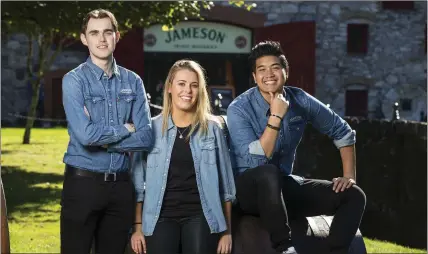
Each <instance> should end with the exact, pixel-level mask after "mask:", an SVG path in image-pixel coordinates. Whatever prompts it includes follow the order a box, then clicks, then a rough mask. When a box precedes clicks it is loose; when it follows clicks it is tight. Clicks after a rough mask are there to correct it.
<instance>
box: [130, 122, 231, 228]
mask: <svg viewBox="0 0 428 254" xmlns="http://www.w3.org/2000/svg"><path fill="white" fill-rule="evenodd" d="M162 121H163V120H162V115H159V116H157V117H155V118H154V119H153V132H154V137H155V144H154V147H153V148H152V150H150V151H149V153H148V156H147V164H146V162H145V160H144V154H143V152H139V153H134V154H133V158H132V165H133V166H132V176H133V181H134V185H135V189H136V193H137V202H143V215H142V222H143V227H142V228H143V233H144V235H146V236H150V235H152V234H153V231H154V229H155V226H156V223H157V221H158V219H159V218H158V217H159V214H160V211H161V207H162V201H163V196H164V193H165V188H166V183H167V178H168V170H169V165H170V158H171V153H172V148H173V147H174V142H175V136H176V135H177V128H176V127H175V125H174V123H173V121H172V119H171V117H169V120H168V129H167V131H165V135H162ZM190 149H191V151H192V156H193V161H194V166H195V173H196V183H197V186H198V190H199V195H200V198H201V204H202V210H203V213H204V215H205V218H206V219H207V222H208V225H209V227H210V229H211V232H212V233H219V232H223V231H225V230H226V229H227V224H226V220H225V217H224V213H223V208H222V203H223V202H226V201H231V202H233V201H234V200H235V192H236V190H235V182H234V178H233V177H234V176H233V171H232V165H231V162H230V155H229V150H228V147H227V143H226V139H225V137H224V134H223V131H222V129H221V128H220V127H219V124H218V123H215V122H214V121H211V120H210V121H209V124H208V133H207V135H204V136H202V135H200V134H198V133H195V134H192V136H191V137H190Z"/></svg>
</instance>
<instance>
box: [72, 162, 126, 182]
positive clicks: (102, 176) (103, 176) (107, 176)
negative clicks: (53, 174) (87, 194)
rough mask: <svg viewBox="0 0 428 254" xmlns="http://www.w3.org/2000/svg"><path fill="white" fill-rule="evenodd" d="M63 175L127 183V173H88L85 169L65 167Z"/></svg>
mask: <svg viewBox="0 0 428 254" xmlns="http://www.w3.org/2000/svg"><path fill="white" fill-rule="evenodd" d="M65 174H66V175H71V176H83V177H91V178H94V179H99V180H102V181H104V182H116V181H128V180H129V173H128V172H120V173H101V172H94V171H89V170H86V169H80V168H75V167H73V166H70V165H66V166H65Z"/></svg>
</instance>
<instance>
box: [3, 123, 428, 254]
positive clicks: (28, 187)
mask: <svg viewBox="0 0 428 254" xmlns="http://www.w3.org/2000/svg"><path fill="white" fill-rule="evenodd" d="M23 133H24V130H23V129H9V128H6V129H4V128H3V129H2V130H1V153H2V156H1V165H2V167H1V174H2V179H3V183H4V188H5V193H6V201H7V206H8V213H9V223H10V224H9V228H10V238H11V251H12V253H59V214H60V205H59V203H60V197H61V188H62V179H63V177H62V175H63V170H64V164H63V163H62V157H63V155H64V151H65V149H66V146H67V142H68V135H67V131H66V130H65V129H33V130H32V135H31V136H32V138H31V144H30V145H22V144H21V142H22V135H23ZM364 241H365V243H366V246H367V251H368V252H369V253H427V252H426V250H416V249H410V248H405V247H402V246H398V245H395V244H392V243H387V242H383V241H376V240H371V239H367V238H364Z"/></svg>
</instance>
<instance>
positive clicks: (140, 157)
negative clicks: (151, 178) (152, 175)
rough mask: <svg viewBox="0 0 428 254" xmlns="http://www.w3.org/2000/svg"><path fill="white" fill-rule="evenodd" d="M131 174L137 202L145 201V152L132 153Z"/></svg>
mask: <svg viewBox="0 0 428 254" xmlns="http://www.w3.org/2000/svg"><path fill="white" fill-rule="evenodd" d="M131 162H132V164H131V175H132V181H133V182H134V186H135V193H136V197H137V202H143V201H144V193H145V183H146V168H147V163H146V161H145V159H144V152H134V153H132V160H131Z"/></svg>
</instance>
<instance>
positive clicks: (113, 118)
mask: <svg viewBox="0 0 428 254" xmlns="http://www.w3.org/2000/svg"><path fill="white" fill-rule="evenodd" d="M112 71H113V74H112V76H111V77H110V78H109V77H108V76H107V75H105V74H104V71H103V70H102V69H101V68H99V67H98V66H96V65H95V64H94V63H92V61H91V59H90V57H88V59H87V60H86V62H85V63H83V64H81V65H79V66H78V67H77V68H75V69H73V70H71V71H70V72H68V73H67V74H66V75H65V76H64V78H63V80H62V95H63V104H64V110H65V114H66V116H67V121H68V133H69V135H70V142H69V144H68V148H67V152H66V153H65V155H64V163H65V164H68V165H71V166H74V167H78V168H82V169H86V170H90V171H96V172H123V171H127V170H128V168H129V156H128V154H127V153H126V152H127V151H141V150H148V149H149V148H150V147H151V146H152V144H153V138H152V128H151V117H150V110H149V105H148V102H147V99H146V92H145V89H144V86H143V81H142V80H141V78H140V77H139V76H138V75H137V74H135V73H134V72H132V71H130V70H127V69H125V68H123V67H120V66H118V65H116V63H115V61H113V66H112ZM85 106H86V108H87V110H88V113H89V115H90V116H89V117H88V116H87V115H86V114H85V111H84V107H85ZM125 123H133V124H134V125H135V129H136V131H135V133H132V134H131V133H130V132H129V131H128V129H127V128H126V127H125V126H124V124H125ZM103 145H107V147H108V148H105V147H102V146H103Z"/></svg>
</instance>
